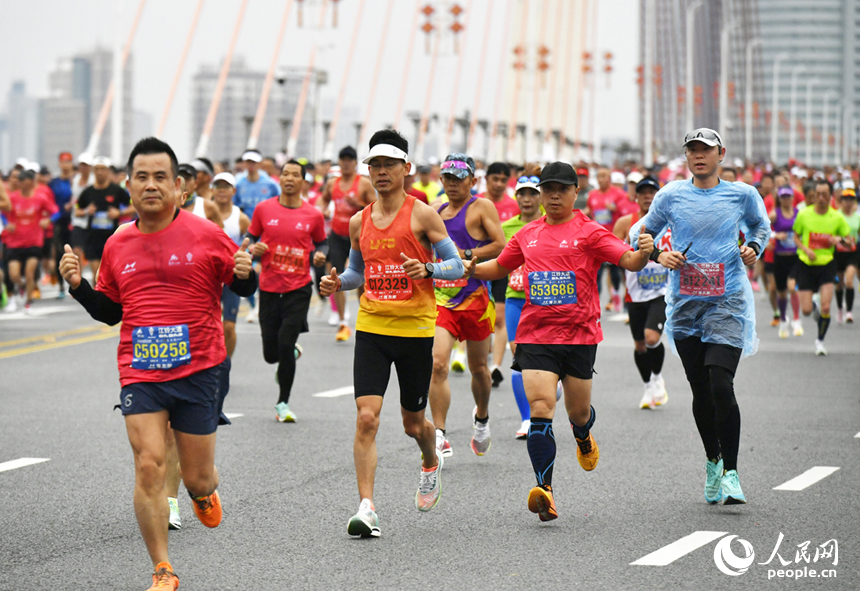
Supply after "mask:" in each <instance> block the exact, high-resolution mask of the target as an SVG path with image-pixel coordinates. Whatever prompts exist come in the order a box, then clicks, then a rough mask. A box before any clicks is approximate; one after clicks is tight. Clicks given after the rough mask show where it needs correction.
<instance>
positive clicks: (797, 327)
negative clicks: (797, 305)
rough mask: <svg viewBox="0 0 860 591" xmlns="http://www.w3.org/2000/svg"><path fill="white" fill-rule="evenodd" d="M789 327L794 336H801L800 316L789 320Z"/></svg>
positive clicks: (801, 324)
mask: <svg viewBox="0 0 860 591" xmlns="http://www.w3.org/2000/svg"><path fill="white" fill-rule="evenodd" d="M791 329H792V330H793V331H794V336H796V337H802V336H803V323H801V322H800V318H798V319H797V320H792V321H791Z"/></svg>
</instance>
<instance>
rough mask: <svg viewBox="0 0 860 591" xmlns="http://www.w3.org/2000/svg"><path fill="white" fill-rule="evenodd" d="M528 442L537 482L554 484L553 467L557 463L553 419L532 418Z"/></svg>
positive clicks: (548, 484) (547, 484)
mask: <svg viewBox="0 0 860 591" xmlns="http://www.w3.org/2000/svg"><path fill="white" fill-rule="evenodd" d="M526 444H527V446H528V450H529V458H531V461H532V467H533V468H534V471H535V478H537V483H538V484H539V485H541V484H543V485H546V486H552V467H553V464H555V434H554V433H553V432H552V419H532V424H531V426H530V427H529V438H528V440H527V442H526Z"/></svg>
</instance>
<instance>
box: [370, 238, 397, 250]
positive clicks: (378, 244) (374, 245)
mask: <svg viewBox="0 0 860 591" xmlns="http://www.w3.org/2000/svg"><path fill="white" fill-rule="evenodd" d="M370 248H371V249H372V250H377V249H379V248H394V238H380V239H379V240H371V241H370Z"/></svg>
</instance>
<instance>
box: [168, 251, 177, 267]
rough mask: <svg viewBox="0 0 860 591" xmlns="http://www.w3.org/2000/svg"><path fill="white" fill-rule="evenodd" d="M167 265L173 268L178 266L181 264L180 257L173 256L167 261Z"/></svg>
mask: <svg viewBox="0 0 860 591" xmlns="http://www.w3.org/2000/svg"><path fill="white" fill-rule="evenodd" d="M167 264H168V265H170V266H171V267H174V266H176V265H178V264H179V257H178V256H176V255H175V254H174V255H171V256H170V260H169V261H167Z"/></svg>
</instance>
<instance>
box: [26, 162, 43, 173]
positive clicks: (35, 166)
mask: <svg viewBox="0 0 860 591" xmlns="http://www.w3.org/2000/svg"><path fill="white" fill-rule="evenodd" d="M41 168H42V167H41V166H39V163H38V162H27V164H25V165H24V170H29V171H30V172H35V173H36V174H39V170H40V169H41Z"/></svg>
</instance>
